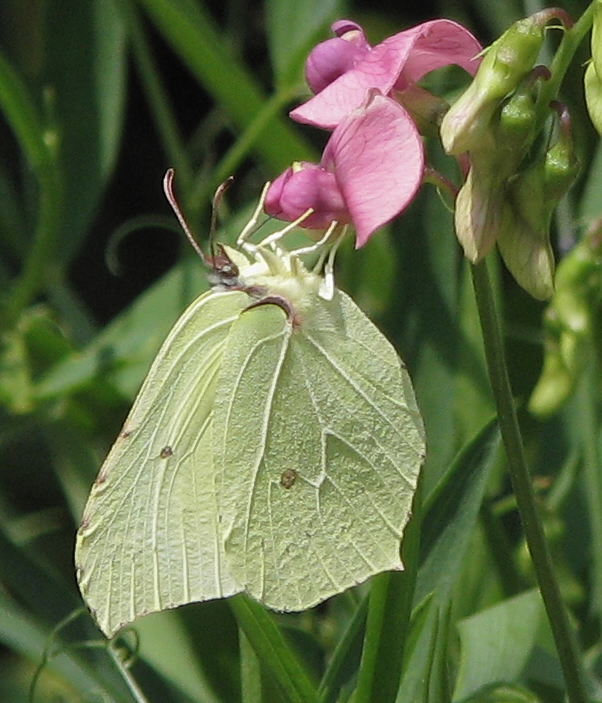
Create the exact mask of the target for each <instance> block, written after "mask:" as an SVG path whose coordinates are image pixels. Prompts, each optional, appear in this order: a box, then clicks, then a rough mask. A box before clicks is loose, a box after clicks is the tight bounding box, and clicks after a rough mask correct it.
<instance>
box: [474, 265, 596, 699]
mask: <svg viewBox="0 0 602 703" xmlns="http://www.w3.org/2000/svg"><path fill="white" fill-rule="evenodd" d="M471 272H472V280H473V286H474V290H475V297H476V301H477V307H478V311H479V320H480V323H481V330H482V334H483V342H484V345H485V356H486V360H487V368H488V371H489V378H490V382H491V387H492V390H493V395H494V400H495V405H496V409H497V414H498V422H499V425H500V431H501V434H502V441H503V443H504V447H505V449H506V457H507V462H508V471H509V473H510V479H511V481H512V488H513V491H514V495H515V496H516V502H517V506H518V511H519V514H520V518H521V522H522V524H523V529H524V531H525V537H526V540H527V545H528V547H529V552H530V554H531V559H532V560H533V566H534V569H535V574H536V576H537V582H538V584H539V589H540V592H541V596H542V599H543V602H544V606H545V609H546V613H547V616H548V620H549V622H550V626H551V629H552V635H553V637H554V642H555V643H556V649H557V652H558V658H559V659H560V664H561V667H562V672H563V674H564V679H565V684H566V692H567V699H568V701H569V702H570V703H587V696H586V693H585V685H584V680H583V674H582V671H581V666H580V663H579V662H580V658H579V649H578V645H577V638H576V635H575V632H574V630H573V628H572V627H571V624H570V621H569V615H568V612H567V609H566V606H565V604H564V602H563V600H562V596H561V594H560V588H559V585H558V581H557V580H556V575H555V573H554V567H553V564H552V558H551V556H550V551H549V549H548V544H547V542H546V539H545V535H544V531H543V527H542V524H541V521H540V519H539V514H538V511H537V506H536V503H535V495H534V492H533V486H532V483H531V476H530V474H529V469H528V467H527V462H526V459H525V452H524V448H523V443H522V438H521V433H520V428H519V425H518V417H517V414H516V408H515V405H514V399H513V397H512V390H511V388H510V380H509V377H508V369H507V366H506V359H505V355H504V349H503V342H502V334H501V329H500V324H499V318H498V315H497V311H496V307H495V302H494V298H493V292H492V289H491V283H490V279H489V274H488V271H487V266H486V263H485V262H484V261H483V262H481V263H479V264H476V265H473V266H471Z"/></svg>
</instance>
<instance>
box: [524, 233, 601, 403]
mask: <svg viewBox="0 0 602 703" xmlns="http://www.w3.org/2000/svg"><path fill="white" fill-rule="evenodd" d="M600 234H601V232H600V223H597V225H596V226H595V227H594V228H593V229H592V230H591V231H590V232H589V233H588V234H587V235H586V236H585V237H584V239H583V240H582V241H581V242H580V243H579V244H578V245H577V246H576V247H575V248H574V249H573V250H572V251H571V252H570V253H569V254H567V256H565V258H564V259H563V260H562V261H561V262H560V264H559V266H558V273H557V275H556V292H555V293H554V297H553V298H552V301H551V303H550V305H549V307H548V309H547V310H546V314H545V318H544V327H545V335H546V336H545V347H544V365H543V370H542V374H541V377H540V379H539V381H538V383H537V385H536V387H535V389H534V391H533V394H532V395H531V399H530V400H529V409H530V410H531V412H532V413H533V414H534V415H537V416H539V417H547V416H549V415H551V414H552V413H554V412H556V411H557V410H559V409H560V407H561V406H562V405H563V404H564V403H565V402H566V400H568V398H569V397H570V395H571V393H572V392H573V390H574V388H575V385H576V383H577V380H578V378H579V376H580V374H581V372H582V370H583V368H584V367H585V366H586V364H587V362H588V360H589V359H590V358H591V356H592V354H593V353H598V354H600V353H601V352H602V349H600V348H599V347H600V342H601V333H602V320H601V319H600V313H601V308H602V237H601V236H600Z"/></svg>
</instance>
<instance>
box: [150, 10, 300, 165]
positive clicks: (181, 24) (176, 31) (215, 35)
mask: <svg viewBox="0 0 602 703" xmlns="http://www.w3.org/2000/svg"><path fill="white" fill-rule="evenodd" d="M138 2H139V3H140V4H141V5H143V6H144V8H145V9H146V11H147V12H148V14H149V15H150V17H151V19H152V20H153V22H154V23H155V24H156V26H157V28H158V30H159V31H160V32H161V33H162V34H163V36H164V37H165V39H166V40H167V41H168V42H169V44H170V45H171V46H172V48H173V49H174V51H175V52H176V53H177V54H178V56H179V57H180V59H181V60H182V62H183V63H184V64H185V65H186V66H187V68H188V69H189V70H190V71H191V73H192V74H193V75H194V76H195V78H196V79H197V80H198V81H199V83H200V84H201V85H202V86H203V87H204V88H205V90H207V91H208V92H209V93H210V95H211V96H212V97H213V99H214V100H215V102H216V103H217V104H218V105H219V106H220V107H221V108H222V109H223V110H224V111H225V112H226V114H227V115H228V117H229V118H230V119H231V120H232V122H233V123H234V125H235V126H236V128H237V129H238V130H245V129H247V128H250V127H251V126H252V125H253V123H255V122H256V121H258V124H257V128H256V131H257V133H256V134H254V137H253V142H254V152H255V154H256V155H257V156H258V158H259V159H260V160H261V161H262V162H263V164H264V165H265V167H266V168H267V169H268V170H269V171H270V172H276V173H277V172H279V171H281V170H283V169H284V168H286V167H287V166H289V164H290V162H291V161H292V160H293V159H297V160H301V159H305V160H309V161H311V160H312V158H313V150H312V149H311V148H310V147H309V146H308V145H307V144H306V143H305V142H304V140H303V139H301V138H300V137H299V136H298V135H297V134H296V132H295V130H294V128H293V126H292V125H291V124H290V122H289V121H288V118H285V117H275V116H270V117H269V119H267V121H265V124H264V123H263V121H261V120H260V119H259V118H260V116H261V115H262V113H263V112H264V110H265V111H267V112H268V113H269V111H270V110H271V109H272V107H271V106H270V105H267V102H268V101H267V99H266V96H265V95H264V94H263V91H262V90H261V88H260V87H259V86H258V84H257V82H256V80H255V78H254V77H253V76H252V75H251V74H250V73H249V72H248V71H247V70H246V68H245V67H244V66H243V65H241V63H240V62H239V61H238V60H237V58H236V57H235V56H234V54H233V53H232V52H231V51H230V50H229V49H228V43H227V42H226V41H224V38H223V37H221V36H220V34H219V32H218V30H217V29H216V27H215V25H214V23H213V20H212V19H211V17H210V15H209V14H208V13H207V12H206V11H205V10H204V9H203V7H202V5H201V4H199V3H196V2H193V1H192V0H138Z"/></svg>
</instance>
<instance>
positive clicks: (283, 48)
mask: <svg viewBox="0 0 602 703" xmlns="http://www.w3.org/2000/svg"><path fill="white" fill-rule="evenodd" d="M340 6H341V2H340V0H326V1H325V0H309V1H308V0H306V1H305V2H290V0H268V2H267V3H266V23H267V29H268V46H269V49H270V55H271V58H272V66H273V69H274V75H275V77H276V83H277V84H278V85H279V86H287V85H291V84H293V85H294V84H295V83H296V82H298V81H299V80H300V79H301V70H302V67H303V64H304V62H305V59H306V58H307V54H308V53H309V51H310V50H311V48H312V47H313V45H314V44H316V43H317V41H318V40H320V39H324V38H326V36H327V31H326V28H327V24H328V23H329V22H332V21H333V20H335V19H337V18H338V17H339V15H340V13H341V7H340Z"/></svg>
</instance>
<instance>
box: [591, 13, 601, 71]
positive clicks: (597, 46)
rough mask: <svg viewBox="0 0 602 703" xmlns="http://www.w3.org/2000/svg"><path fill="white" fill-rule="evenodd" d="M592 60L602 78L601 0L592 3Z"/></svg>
mask: <svg viewBox="0 0 602 703" xmlns="http://www.w3.org/2000/svg"><path fill="white" fill-rule="evenodd" d="M592 61H593V64H594V66H595V69H596V73H597V74H598V76H599V77H601V78H602V0H597V1H596V4H595V5H594V18H593V26H592Z"/></svg>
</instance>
